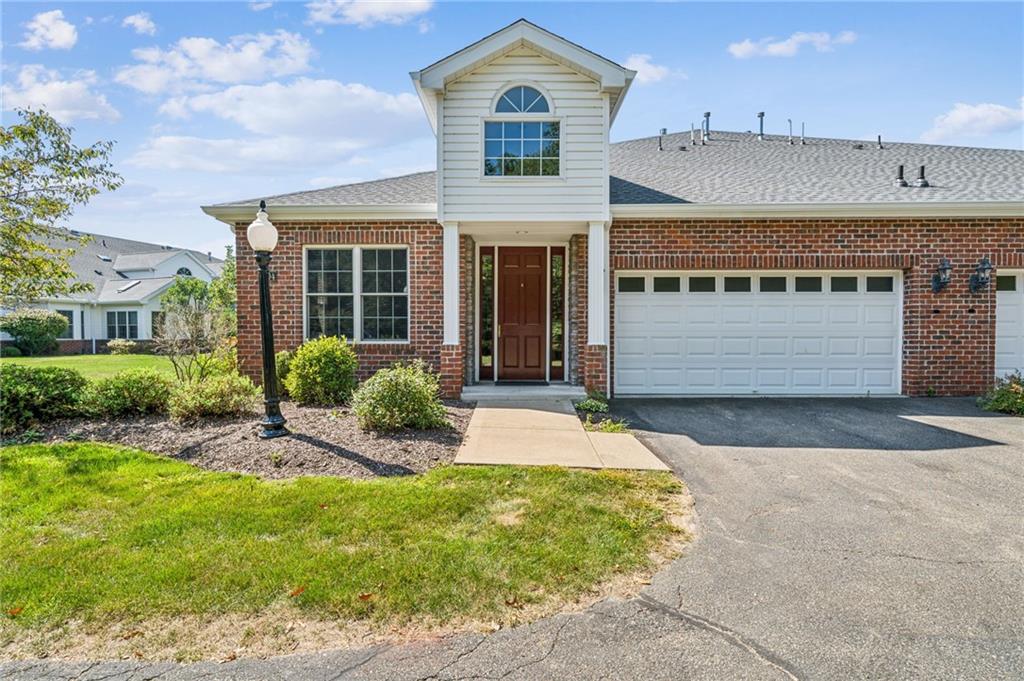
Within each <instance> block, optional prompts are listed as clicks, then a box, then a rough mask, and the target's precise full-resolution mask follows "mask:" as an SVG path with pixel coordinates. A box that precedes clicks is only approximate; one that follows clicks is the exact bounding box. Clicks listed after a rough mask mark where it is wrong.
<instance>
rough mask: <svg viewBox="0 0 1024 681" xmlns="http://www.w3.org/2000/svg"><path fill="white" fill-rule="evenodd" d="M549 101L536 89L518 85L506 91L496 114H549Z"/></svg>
mask: <svg viewBox="0 0 1024 681" xmlns="http://www.w3.org/2000/svg"><path fill="white" fill-rule="evenodd" d="M548 111H549V109H548V100H547V99H545V98H544V95H542V94H541V93H540V92H538V91H537V89H536V88H532V87H529V86H527V85H517V86H516V87H511V88H509V89H508V90H506V91H505V92H504V93H503V94H502V95H501V97H499V98H498V103H497V104H496V105H495V107H494V112H495V113H548Z"/></svg>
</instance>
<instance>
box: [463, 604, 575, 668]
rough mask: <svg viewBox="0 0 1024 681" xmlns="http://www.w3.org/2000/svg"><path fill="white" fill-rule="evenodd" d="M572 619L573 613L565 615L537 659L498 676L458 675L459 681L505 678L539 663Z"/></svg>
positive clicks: (552, 649) (551, 651) (556, 643)
mask: <svg viewBox="0 0 1024 681" xmlns="http://www.w3.org/2000/svg"><path fill="white" fill-rule="evenodd" d="M574 619H575V616H573V615H568V616H566V617H565V620H564V621H563V622H562V624H561V625H559V627H558V629H557V630H556V631H555V635H554V636H552V637H551V644H550V645H549V646H548V649H547V651H546V652H545V653H544V654H543V655H541V656H540V657H538V658H537V659H535V660H530V661H529V662H524V663H523V664H520V665H517V666H515V667H512V668H511V669H509V670H508V671H506V672H505V673H504V674H502V675H500V676H481V675H479V674H474V675H473V676H464V677H459V681H468V680H469V679H487V680H488V681H499V680H500V679H504V678H507V677H509V676H511V675H512V674H514V673H516V672H518V671H522V670H524V669H526V668H527V667H532V666H533V665H535V664H540V663H541V662H543V661H544V660H546V659H548V658H549V657H551V653H553V652H555V647H556V646H557V645H558V639H559V637H561V635H562V630H563V629H565V628H566V627H567V626H569V623H570V622H572V621H573V620H574Z"/></svg>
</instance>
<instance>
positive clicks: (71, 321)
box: [54, 308, 76, 340]
mask: <svg viewBox="0 0 1024 681" xmlns="http://www.w3.org/2000/svg"><path fill="white" fill-rule="evenodd" d="M54 312H56V313H57V314H60V315H63V316H64V317H65V318H66V319H67V320H68V330H67V333H68V334H70V335H68V336H58V337H57V340H75V326H76V324H75V311H74V310H69V309H67V308H62V309H55V310H54ZM65 312H67V313H68V314H67V315H65V314H64V313H65Z"/></svg>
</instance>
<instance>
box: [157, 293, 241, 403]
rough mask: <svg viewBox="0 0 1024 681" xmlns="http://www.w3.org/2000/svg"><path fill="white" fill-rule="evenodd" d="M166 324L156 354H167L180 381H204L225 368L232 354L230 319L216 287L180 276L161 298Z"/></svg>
mask: <svg viewBox="0 0 1024 681" xmlns="http://www.w3.org/2000/svg"><path fill="white" fill-rule="evenodd" d="M161 303H162V304H163V312H164V315H163V321H162V322H161V324H160V330H159V333H158V334H157V336H156V339H155V340H156V348H157V352H159V353H160V354H162V355H166V356H167V357H168V359H170V361H171V364H172V365H173V366H174V372H175V373H176V374H177V376H178V380H179V381H183V382H187V383H192V382H202V381H204V380H206V379H207V378H208V377H209V376H211V375H212V374H214V373H217V372H218V371H219V369H220V368H221V367H223V366H224V365H225V364H226V363H227V361H228V358H227V357H226V355H228V354H230V353H231V346H230V344H228V343H227V342H226V341H227V338H228V335H229V331H230V328H229V323H228V318H227V316H226V315H225V314H224V309H223V307H222V306H221V305H220V302H219V300H218V297H217V296H216V295H215V294H214V291H213V287H212V286H211V285H210V284H208V283H206V282H205V281H203V280H202V279H196V278H195V277H178V278H177V279H176V280H175V282H174V283H173V284H171V286H170V288H168V289H167V291H166V292H165V293H164V295H163V297H162V298H161Z"/></svg>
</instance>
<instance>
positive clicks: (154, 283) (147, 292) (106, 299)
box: [96, 277, 176, 303]
mask: <svg viewBox="0 0 1024 681" xmlns="http://www.w3.org/2000/svg"><path fill="white" fill-rule="evenodd" d="M175 279H176V277H153V278H151V279H107V280H106V281H105V282H103V288H101V289H100V290H99V294H98V295H97V296H96V302H98V303H142V302H145V301H146V300H148V299H150V298H152V297H153V296H155V295H156V294H158V293H160V292H161V291H163V290H164V289H165V288H167V287H168V286H170V285H171V284H173V283H174V280H175ZM133 282H134V284H133Z"/></svg>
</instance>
